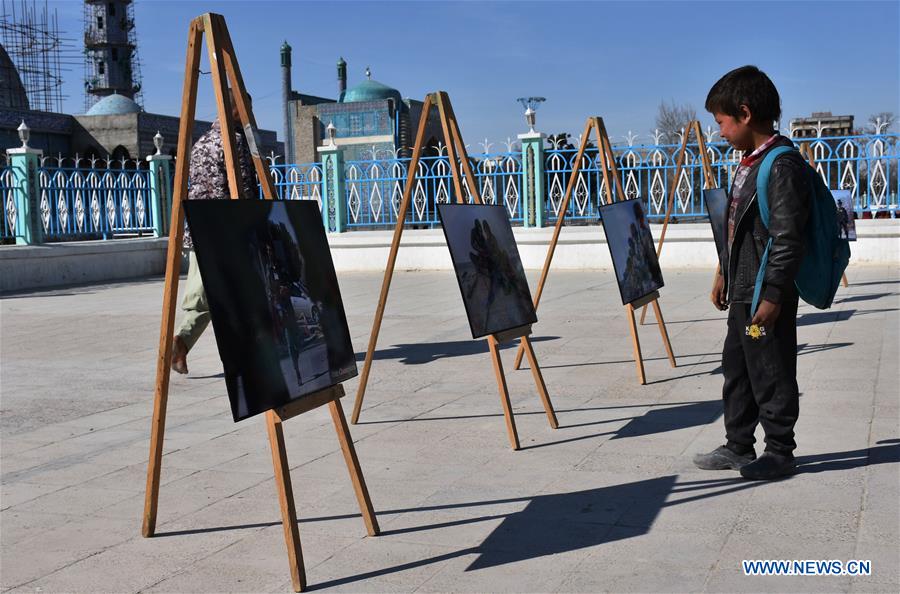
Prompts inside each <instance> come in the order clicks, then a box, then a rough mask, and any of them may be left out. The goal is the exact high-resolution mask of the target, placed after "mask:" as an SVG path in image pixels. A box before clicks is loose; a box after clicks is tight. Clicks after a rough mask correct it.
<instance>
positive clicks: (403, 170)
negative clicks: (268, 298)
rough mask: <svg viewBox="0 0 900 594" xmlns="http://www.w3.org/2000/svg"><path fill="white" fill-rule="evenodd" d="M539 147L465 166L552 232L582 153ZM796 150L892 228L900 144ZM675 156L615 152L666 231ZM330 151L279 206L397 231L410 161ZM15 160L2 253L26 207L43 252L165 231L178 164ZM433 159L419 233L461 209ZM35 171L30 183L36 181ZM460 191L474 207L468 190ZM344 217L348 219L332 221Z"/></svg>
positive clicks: (597, 192) (716, 169) (582, 179)
mask: <svg viewBox="0 0 900 594" xmlns="http://www.w3.org/2000/svg"><path fill="white" fill-rule="evenodd" d="M712 140H713V139H712V138H707V150H708V151H709V156H710V160H711V163H712V170H713V173H714V175H715V176H716V184H717V185H718V186H720V187H727V186H728V185H729V184H730V182H731V179H732V176H733V175H734V171H735V169H736V168H737V166H738V164H739V162H740V158H741V154H740V153H739V152H737V151H734V150H733V149H731V148H730V147H729V146H727V145H726V144H724V143H721V142H712ZM540 142H541V141H540V140H539V139H538V140H537V141H536V143H532V144H530V145H526V146H525V147H523V148H522V149H519V150H510V149H511V148H512V147H511V146H507V151H505V152H498V153H483V154H475V155H470V163H469V164H470V166H471V168H472V171H473V173H474V175H475V179H476V184H477V185H478V190H479V192H480V194H481V195H482V197H483V199H484V200H485V202H487V203H490V204H502V205H503V206H504V207H505V208H506V210H507V212H508V213H509V216H510V219H511V220H512V221H513V223H514V224H517V225H519V224H524V225H536V224H537V225H540V224H547V223H548V222H553V221H555V219H556V218H557V217H558V216H559V209H560V207H561V204H562V199H563V195H564V192H565V189H566V187H567V184H568V183H569V181H570V179H571V177H572V171H573V167H574V163H573V161H574V159H575V157H576V156H577V154H576V153H577V152H576V150H575V149H573V148H571V146H569V147H566V148H559V147H546V146H542V145H541V144H540ZM797 142H805V143H809V149H810V152H811V153H812V155H813V157H814V160H815V163H816V169H817V171H818V172H819V174H820V175H821V176H822V178H823V179H824V180H825V181H826V182H827V183H828V186H829V187H831V188H833V189H846V190H849V191H850V193H851V196H852V199H853V210H855V211H856V213H857V216H862V215H864V214H865V215H867V216H876V215H881V216H884V215H888V216H891V217H896V214H897V210H898V195H900V180H898V170H900V135H897V134H877V135H876V134H872V135H861V136H846V137H836V138H814V139H804V140H798V141H797ZM679 146H680V144H646V145H640V144H634V143H632V144H627V145H619V146H615V147H613V154H614V157H615V161H616V165H617V167H618V170H619V175H620V182H621V187H622V192H623V193H624V195H625V197H626V198H639V199H640V200H641V201H642V203H643V204H644V207H645V210H646V212H647V213H648V217H649V218H650V219H652V220H656V221H660V220H661V219H662V217H663V216H664V215H665V212H666V202H667V198H668V194H669V189H670V185H671V183H672V177H673V176H674V175H675V169H676V159H677V151H678V148H679ZM329 150H330V152H327V151H326V152H323V153H322V161H321V162H318V163H304V164H281V163H277V158H275V157H270V158H269V165H270V171H271V172H272V175H273V178H274V182H275V187H276V190H277V193H278V197H279V198H282V199H305V200H315V201H316V202H317V203H318V205H319V207H320V209H322V210H323V212H324V216H323V218H324V219H325V220H326V224H327V225H328V228H329V230H335V231H343V230H348V229H350V230H362V229H384V228H389V227H390V226H392V225H393V224H394V223H395V222H396V219H397V213H398V210H399V206H400V201H401V197H402V194H403V186H404V183H405V180H406V175H407V170H408V167H409V163H410V159H409V158H404V157H399V156H398V155H396V154H385V151H382V152H381V153H380V154H379V155H378V156H380V157H384V158H377V159H371V160H362V161H346V162H344V161H343V160H342V159H341V157H340V155H341V152H340V148H339V147H333V148H331V149H329ZM13 152H14V151H12V152H10V154H9V155H7V160H6V161H3V160H0V197H2V200H3V209H2V214H0V216H2V225H0V242H2V243H11V242H14V241H19V242H22V241H21V239H22V233H21V229H22V226H23V218H25V217H23V216H22V212H21V211H22V210H24V209H25V208H26V207H27V205H28V204H31V205H32V206H31V207H30V212H29V213H28V217H30V218H31V219H34V220H33V221H32V224H33V225H34V228H35V230H36V232H37V233H39V234H40V235H41V241H65V240H72V239H85V238H110V237H115V236H123V235H127V236H134V235H141V234H145V233H152V232H155V233H156V234H157V235H160V234H163V233H164V232H165V227H166V225H165V221H159V220H156V219H160V218H165V217H166V213H168V212H170V209H169V208H168V206H167V205H168V203H169V202H170V200H171V179H170V178H169V166H170V163H169V162H167V161H165V162H164V161H163V160H162V159H168V157H163V156H161V155H160V156H154V157H151V159H155V160H154V161H153V165H152V167H151V168H149V169H148V168H147V167H146V163H144V162H133V161H130V162H121V161H111V162H108V161H104V160H93V161H85V160H84V159H82V160H80V161H78V162H72V161H71V160H67V159H65V158H59V157H56V158H43V159H37V157H34V160H32V161H28V160H24V159H25V157H26V156H28V155H22V154H12V153H13ZM432 152H437V154H431V155H426V156H424V157H423V158H422V159H420V161H419V165H418V171H417V176H416V183H415V185H414V187H413V188H412V191H411V207H410V209H409V212H408V213H407V223H409V224H410V225H412V226H413V227H434V226H437V225H438V224H439V220H438V217H437V210H436V205H437V204H439V203H441V202H449V201H453V200H455V199H456V189H455V188H454V186H453V182H452V180H451V175H450V162H449V160H448V158H447V156H446V154H445V153H444V151H443V150H441V149H438V150H437V151H432ZM32 156H33V155H32ZM29 158H31V156H30V157H29ZM16 159H19V160H18V161H17V160H16ZM17 163H18V164H17ZM28 163H31V165H28ZM28 171H31V172H32V173H31V174H30V175H31V177H29V174H28V173H27V172H28ZM600 171H601V168H600V163H599V155H598V152H597V150H596V148H589V149H588V150H587V151H586V153H585V155H584V156H583V162H582V164H581V167H580V170H579V173H578V175H577V178H576V179H575V181H574V185H573V192H572V198H571V200H570V202H569V205H568V212H567V220H568V221H569V222H570V223H572V224H578V223H579V222H593V221H596V220H597V218H598V207H599V206H600V205H602V204H605V203H607V202H608V201H609V200H610V197H609V196H608V195H607V190H606V188H605V186H604V184H603V180H602V176H601V174H600ZM701 171H702V164H701V159H700V155H699V154H698V146H697V145H696V144H689V145H688V148H687V153H686V155H685V162H684V169H683V170H682V172H681V173H680V174H679V179H678V180H677V184H676V190H675V203H674V209H673V217H674V219H675V220H676V221H677V220H680V219H681V220H692V219H697V218H702V217H705V216H706V211H705V208H704V201H703V189H702V187H703V180H702V176H701ZM32 178H33V179H32ZM462 191H463V192H464V194H465V199H466V200H467V201H470V200H471V197H470V196H469V187H468V185H467V184H466V183H465V182H464V183H463V188H462ZM610 191H611V193H612V195H613V196H614V197H615V198H616V199H618V198H619V196H618V192H619V190H618V189H617V187H616V185H615V184H610ZM29 192H31V194H29ZM26 195H30V196H32V197H31V198H30V200H31V202H28V201H26V200H24V196H26ZM151 205H152V206H153V208H151ZM338 211H339V212H340V216H337V217H336V216H334V213H336V212H338ZM536 213H537V216H536ZM335 221H339V222H338V223H335ZM17 225H18V229H19V230H18V231H17ZM25 242H26V243H27V242H28V241H25Z"/></svg>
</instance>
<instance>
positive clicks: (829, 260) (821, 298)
mask: <svg viewBox="0 0 900 594" xmlns="http://www.w3.org/2000/svg"><path fill="white" fill-rule="evenodd" d="M794 150H796V149H794V148H793V147H788V146H779V147H776V148H774V149H772V150H771V151H769V153H768V154H767V155H766V156H765V158H764V159H763V162H762V165H760V168H759V173H758V174H757V177H756V199H757V202H758V203H759V216H760V218H761V219H762V222H763V225H765V226H766V228H767V229H768V227H769V198H768V193H769V173H770V172H771V170H772V164H773V163H774V162H775V159H777V158H778V157H779V155H782V154H784V153H787V152H790V151H794ZM806 169H807V170H808V172H809V179H810V186H811V189H812V196H811V197H810V204H809V219H807V222H806V246H805V248H806V249H805V253H804V256H803V262H801V264H800V270H799V271H798V272H797V278H796V280H795V281H794V284H795V285H797V292H798V293H799V294H800V297H801V298H802V299H803V300H804V301H806V302H807V303H809V304H810V305H812V306H814V307H817V308H819V309H828V308H829V307H831V303H832V302H833V301H834V294H835V293H837V288H838V285H839V284H840V283H841V276H842V275H843V274H844V269H846V268H847V263H848V262H849V261H850V242H849V241H847V240H846V239H843V238H842V237H841V234H840V231H839V229H838V222H837V207H836V206H835V204H834V197H833V196H832V195H831V190H829V189H828V186H826V185H825V181H824V180H823V179H822V176H820V175H819V174H818V173H817V172H816V170H815V169H813V168H812V167H807V168H806ZM771 247H772V238H771V237H770V238H769V242H768V243H767V244H766V249H765V251H764V252H763V255H762V260H761V261H760V263H759V273H758V274H757V275H756V286H755V288H754V290H753V304H752V305H751V306H750V312H751V315H755V314H756V307H757V305H759V298H760V294H761V293H762V285H763V281H764V280H765V277H766V264H767V263H768V262H769V248H771Z"/></svg>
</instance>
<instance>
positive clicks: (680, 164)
mask: <svg viewBox="0 0 900 594" xmlns="http://www.w3.org/2000/svg"><path fill="white" fill-rule="evenodd" d="M691 132H693V133H694V135H695V136H696V137H697V152H699V153H700V162H701V163H702V166H703V184H704V185H703V188H704V189H706V190H710V189H712V188H715V187H716V176H715V174H714V173H713V169H712V163H711V162H710V159H709V152H708V151H707V150H706V141H705V139H704V138H703V132H702V131H701V130H700V122H699V120H691V122H690V123H688V126H687V128H685V130H684V134H683V135H682V137H681V148H679V149H678V157H676V159H675V175H673V176H672V183H671V184H670V185H669V197H668V200H666V217H665V218H664V219H663V225H662V231H660V233H659V242H658V243H657V245H656V257H657V258H659V257H660V256H661V255H662V248H663V243H665V241H666V230H667V229H668V228H669V221H670V220H671V218H672V212H673V211H674V209H675V190H676V189H677V188H678V180H679V179H681V172H682V171H683V170H684V161H685V156H686V155H687V145H688V140H689V139H690V136H691ZM716 274H718V267H716ZM646 317H647V306H646V305H645V306H644V307H643V308H642V309H641V322H640V323H641V324H642V325H643V323H644V319H645V318H646Z"/></svg>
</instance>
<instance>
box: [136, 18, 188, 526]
mask: <svg viewBox="0 0 900 594" xmlns="http://www.w3.org/2000/svg"><path fill="white" fill-rule="evenodd" d="M202 38H203V21H202V20H201V19H199V18H197V19H194V20H193V21H191V24H190V27H189V28H188V42H187V57H186V59H185V67H184V73H185V74H184V85H183V87H182V92H181V119H180V121H179V125H178V145H177V149H176V151H177V153H176V154H177V155H178V158H177V159H176V160H175V183H174V192H173V195H172V219H171V223H170V227H169V243H168V249H167V252H166V279H165V285H164V288H163V304H162V319H161V321H160V329H159V350H158V355H157V358H156V389H155V393H154V397H153V420H152V423H151V426H150V459H149V462H148V464H147V485H146V490H145V493H144V521H143V526H142V528H141V534H143V535H144V536H145V537H150V536H153V535H154V533H155V532H156V513H157V508H158V503H159V480H160V471H161V469H162V454H163V438H164V434H165V428H166V406H167V404H168V398H169V374H170V371H171V364H172V340H173V334H174V328H175V310H176V307H177V305H176V302H177V299H178V276H179V274H180V273H181V244H182V240H183V239H184V212H183V209H182V201H183V200H185V198H186V197H187V181H188V174H189V165H190V158H189V155H190V152H191V141H192V139H193V128H194V113H195V110H196V107H197V82H198V78H199V73H200V50H201V48H202V42H203V39H202Z"/></svg>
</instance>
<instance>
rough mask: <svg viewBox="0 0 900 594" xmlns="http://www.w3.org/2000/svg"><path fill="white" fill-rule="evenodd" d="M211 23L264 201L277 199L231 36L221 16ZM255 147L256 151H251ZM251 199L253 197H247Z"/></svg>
mask: <svg viewBox="0 0 900 594" xmlns="http://www.w3.org/2000/svg"><path fill="white" fill-rule="evenodd" d="M213 17H214V18H213V21H214V23H216V25H217V27H218V30H219V36H220V40H221V46H222V54H223V56H224V58H225V71H226V72H227V73H228V78H229V80H230V81H231V88H232V89H236V90H237V92H236V93H235V101H236V103H237V109H238V113H239V114H240V117H241V123H242V124H243V127H244V128H243V133H244V136H245V137H247V140H248V143H251V142H252V144H250V145H249V146H250V148H251V151H250V156H251V158H252V160H253V165H254V167H255V169H256V176H257V177H258V178H259V184H260V186H261V187H262V193H263V197H264V198H265V199H266V200H273V199H275V198H276V197H277V195H278V194H277V192H276V191H275V183H274V182H273V181H272V172H271V171H270V170H269V166H268V164H267V163H266V160H265V157H264V156H263V155H261V154H260V153H259V144H258V143H257V139H258V138H257V137H258V130H259V128H258V127H257V125H256V118H255V117H254V116H253V110H252V109H251V108H250V101H249V98H248V97H247V90H246V87H245V86H244V78H243V76H241V68H240V66H239V65H238V61H237V55H236V54H235V51H234V45H233V44H232V42H231V34H230V33H229V32H228V27H227V26H226V25H225V19H224V18H223V17H222V16H221V15H213ZM253 147H256V151H254V150H252V149H253ZM248 198H253V196H248Z"/></svg>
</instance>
